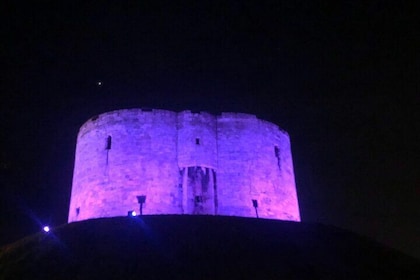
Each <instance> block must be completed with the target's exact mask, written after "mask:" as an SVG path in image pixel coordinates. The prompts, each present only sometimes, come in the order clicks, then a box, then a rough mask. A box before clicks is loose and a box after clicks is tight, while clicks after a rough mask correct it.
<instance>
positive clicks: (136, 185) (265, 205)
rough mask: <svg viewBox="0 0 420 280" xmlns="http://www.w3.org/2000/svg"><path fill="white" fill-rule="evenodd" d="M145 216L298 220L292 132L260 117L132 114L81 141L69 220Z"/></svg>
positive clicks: (88, 129) (96, 127)
mask: <svg viewBox="0 0 420 280" xmlns="http://www.w3.org/2000/svg"><path fill="white" fill-rule="evenodd" d="M137 196H146V201H145V203H144V205H143V214H145V215H148V214H202V215H231V216H242V217H255V216H256V211H255V210H256V209H255V208H254V206H256V205H255V204H253V200H254V203H256V204H257V205H258V208H257V211H258V214H259V217H260V218H268V219H279V220H292V221H300V215H299V206H298V199H297V195H296V186H295V178H294V173H293V162H292V154H291V148H290V139H289V136H288V134H287V133H286V132H285V131H283V130H281V129H279V127H278V126H276V125H274V124H272V123H269V122H267V121H263V120H260V119H258V118H256V117H255V116H254V115H249V114H240V113H222V114H221V115H218V116H215V115H211V114H208V113H204V112H199V113H194V112H190V111H183V112H179V113H177V112H172V111H166V110H154V109H153V110H144V109H143V110H142V109H129V110H118V111H113V112H108V113H104V114H101V115H98V116H95V117H93V118H91V119H90V120H88V121H87V122H86V123H85V124H84V125H83V126H82V127H81V128H80V131H79V134H78V138H77V145H76V155H75V165H74V174H73V186H72V193H71V201H70V209H69V218H68V221H69V222H73V221H80V220H86V219H92V218H100V217H114V216H125V215H127V212H128V211H130V210H137V209H138V207H139V204H138V200H137Z"/></svg>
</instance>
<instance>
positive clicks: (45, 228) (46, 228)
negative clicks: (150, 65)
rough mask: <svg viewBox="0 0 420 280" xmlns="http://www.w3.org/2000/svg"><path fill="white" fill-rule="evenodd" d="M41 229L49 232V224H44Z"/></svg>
mask: <svg viewBox="0 0 420 280" xmlns="http://www.w3.org/2000/svg"><path fill="white" fill-rule="evenodd" d="M42 230H43V231H44V232H49V231H50V227H49V226H44V227H43V228H42Z"/></svg>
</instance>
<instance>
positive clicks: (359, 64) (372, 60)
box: [0, 1, 420, 258]
mask: <svg viewBox="0 0 420 280" xmlns="http://www.w3.org/2000/svg"><path fill="white" fill-rule="evenodd" d="M96 2H99V1H71V2H70V3H66V2H65V1H51V3H50V4H40V3H37V4H36V5H29V4H26V5H25V4H23V3H18V4H13V5H7V4H0V5H2V7H0V11H1V12H0V13H1V17H0V18H1V19H0V21H1V22H0V23H1V25H0V31H1V40H0V59H1V60H0V65H1V76H0V94H1V95H0V129H1V130H0V131H1V134H0V135H1V139H0V144H1V149H0V184H1V185H0V188H1V189H0V203H1V204H0V213H1V214H0V227H1V228H0V229H1V231H0V232H1V234H0V244H5V243H7V242H11V241H14V240H16V239H18V238H21V237H23V236H25V235H28V234H32V233H34V232H36V231H38V230H39V224H40V223H45V222H48V223H51V224H52V225H59V224H62V223H65V222H66V220H67V211H68V205H69V198H70V191H71V180H72V171H73V159H74V149H75V144H76V136H77V132H78V128H79V127H80V126H81V125H82V124H83V123H84V122H85V121H86V120H87V119H88V118H90V117H91V116H93V115H96V114H98V113H102V112H106V111H109V110H114V109H122V108H133V107H151V108H161V109H169V110H183V109H191V110H204V111H208V112H211V113H218V112H222V111H234V112H245V113H251V114H256V115H257V116H259V117H260V118H262V119H266V120H268V121H271V122H274V123H276V124H278V125H279V126H280V127H282V128H284V129H285V130H287V131H288V132H289V134H290V135H291V141H292V150H293V155H294V165H295V175H296V182H297V188H298V195H299V200H300V208H301V215H302V220H303V221H305V222H319V223H323V224H329V225H335V226H338V227H341V228H345V229H349V230H352V231H355V232H357V233H360V234H362V235H365V236H368V237H371V238H373V239H375V240H377V241H379V242H382V243H384V244H387V245H389V246H392V247H394V248H397V249H400V250H402V251H404V252H406V253H408V254H411V255H414V256H417V257H418V258H420V238H419V236H420V206H419V202H420V180H419V169H420V168H419V167H420V164H419V160H418V157H419V154H420V151H419V144H418V141H419V119H420V118H419V113H418V109H419V107H420V106H419V96H418V93H419V88H420V87H419V77H420V75H419V74H420V73H419V72H420V70H419V69H420V64H419V61H420V60H419V54H418V53H419V52H418V50H419V49H420V35H419V34H420V33H419V29H418V28H417V29H416V28H415V25H416V23H417V24H418V20H417V17H418V13H417V12H416V10H415V7H414V6H410V5H409V4H408V2H407V3H405V4H401V3H399V2H400V1H392V2H395V3H392V2H391V1H389V2H390V3H385V2H388V1H361V2H355V1H345V2H340V1H331V2H328V1H320V2H317V1H267V2H266V1H255V2H250V1H220V2H219V1H191V2H190V1H167V2H159V3H157V1H152V2H153V3H154V4H147V3H146V2H147V1H112V2H103V3H101V4H98V3H96ZM120 2H124V3H120ZM140 2H141V3H140ZM181 2H182V3H181ZM204 2H205V3H204ZM412 2H414V1H412ZM98 81H102V83H103V84H102V86H98V85H97V82H98Z"/></svg>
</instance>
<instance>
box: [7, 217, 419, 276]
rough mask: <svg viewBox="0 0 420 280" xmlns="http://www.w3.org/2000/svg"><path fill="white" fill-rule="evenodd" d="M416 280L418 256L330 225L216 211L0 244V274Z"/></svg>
mask: <svg viewBox="0 0 420 280" xmlns="http://www.w3.org/2000/svg"><path fill="white" fill-rule="evenodd" d="M290 278H294V279H302V278H309V279H343V278H347V279H355V278H358V279H360V278H370V279H372V278H374V279H420V262H419V261H418V260H416V259H414V258H411V257H409V256H406V255H404V254H401V253H399V252H396V251H394V250H391V249H388V248H385V247H383V246H381V245H379V244H377V243H375V242H372V241H370V240H368V239H365V238H362V237H359V236H357V235H355V234H352V233H350V232H346V231H343V230H339V229H337V228H333V227H326V226H322V225H313V224H305V223H293V222H283V221H274V220H264V219H250V218H238V217H223V216H187V215H185V216H182V215H167V216H143V217H141V218H140V217H135V218H128V217H119V218H107V219H96V220H89V221H83V222H78V223H72V224H67V225H63V226H61V227H58V228H56V229H53V230H52V231H51V232H50V233H48V234H44V233H39V234H36V235H33V236H29V237H26V238H24V239H22V240H20V241H18V242H16V243H13V244H10V245H7V246H5V247H3V248H1V249H0V279H290Z"/></svg>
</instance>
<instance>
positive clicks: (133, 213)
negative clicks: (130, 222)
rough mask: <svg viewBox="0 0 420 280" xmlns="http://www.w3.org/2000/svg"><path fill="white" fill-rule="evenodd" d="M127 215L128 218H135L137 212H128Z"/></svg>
mask: <svg viewBox="0 0 420 280" xmlns="http://www.w3.org/2000/svg"><path fill="white" fill-rule="evenodd" d="M127 215H128V216H129V217H135V216H137V212H136V211H128V213H127Z"/></svg>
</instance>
